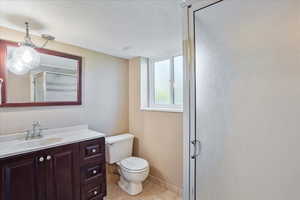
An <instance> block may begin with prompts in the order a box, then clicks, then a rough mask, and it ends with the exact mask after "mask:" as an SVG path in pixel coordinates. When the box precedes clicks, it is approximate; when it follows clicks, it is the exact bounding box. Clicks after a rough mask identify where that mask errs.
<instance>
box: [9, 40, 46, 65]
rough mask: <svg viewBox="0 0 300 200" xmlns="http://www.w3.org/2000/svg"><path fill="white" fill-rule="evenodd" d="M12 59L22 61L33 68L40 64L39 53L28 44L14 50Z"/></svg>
mask: <svg viewBox="0 0 300 200" xmlns="http://www.w3.org/2000/svg"><path fill="white" fill-rule="evenodd" d="M12 58H13V60H15V61H16V62H17V61H20V62H21V63H24V64H25V65H24V66H26V67H28V68H29V69H34V68H36V67H38V66H39V64H40V54H39V53H38V52H37V51H36V50H35V49H34V48H32V47H30V46H25V45H23V46H20V47H18V48H16V49H15V50H14V53H13V56H12Z"/></svg>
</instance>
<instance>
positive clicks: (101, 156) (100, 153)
mask: <svg viewBox="0 0 300 200" xmlns="http://www.w3.org/2000/svg"><path fill="white" fill-rule="evenodd" d="M80 159H81V161H82V164H87V163H91V162H96V161H98V162H105V138H100V139H96V140H90V141H86V142H82V143H80Z"/></svg>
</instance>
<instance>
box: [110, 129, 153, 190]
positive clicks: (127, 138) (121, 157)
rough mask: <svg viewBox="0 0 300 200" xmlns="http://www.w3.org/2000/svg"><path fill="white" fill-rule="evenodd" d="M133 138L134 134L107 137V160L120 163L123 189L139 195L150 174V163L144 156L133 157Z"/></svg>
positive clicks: (119, 168)
mask: <svg viewBox="0 0 300 200" xmlns="http://www.w3.org/2000/svg"><path fill="white" fill-rule="evenodd" d="M133 139H134V136H133V135H132V134H122V135H117V136H110V137H106V138H105V143H106V162H108V163H109V164H114V163H116V164H117V165H118V171H119V173H120V180H119V186H120V187H121V188H122V190H124V191H125V192H127V193H128V194H130V195H137V194H139V193H141V192H142V190H143V186H142V182H143V181H144V180H145V179H146V178H147V177H148V175H149V163H148V162H147V161H146V160H144V159H142V158H138V157H132V147H133Z"/></svg>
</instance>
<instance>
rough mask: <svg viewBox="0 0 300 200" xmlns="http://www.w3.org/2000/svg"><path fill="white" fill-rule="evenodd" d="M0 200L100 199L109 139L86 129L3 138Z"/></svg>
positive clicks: (1, 145)
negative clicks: (32, 138)
mask: <svg viewBox="0 0 300 200" xmlns="http://www.w3.org/2000/svg"><path fill="white" fill-rule="evenodd" d="M0 170H1V171H0V172H1V173H0V193H1V196H0V200H102V199H103V198H104V196H106V170H105V138H104V134H102V133H98V132H95V131H91V130H89V129H88V128H87V126H78V127H71V128H63V129H53V130H46V131H45V132H44V133H43V137H42V138H41V139H34V140H27V141H25V140H24V134H22V133H21V134H14V135H8V136H1V137H0Z"/></svg>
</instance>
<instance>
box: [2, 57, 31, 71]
mask: <svg viewBox="0 0 300 200" xmlns="http://www.w3.org/2000/svg"><path fill="white" fill-rule="evenodd" d="M7 66H8V70H9V71H10V72H12V73H14V74H16V75H23V74H26V73H28V72H29V67H28V66H27V65H26V64H25V63H22V62H21V61H20V60H15V59H9V60H8V62H7Z"/></svg>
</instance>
